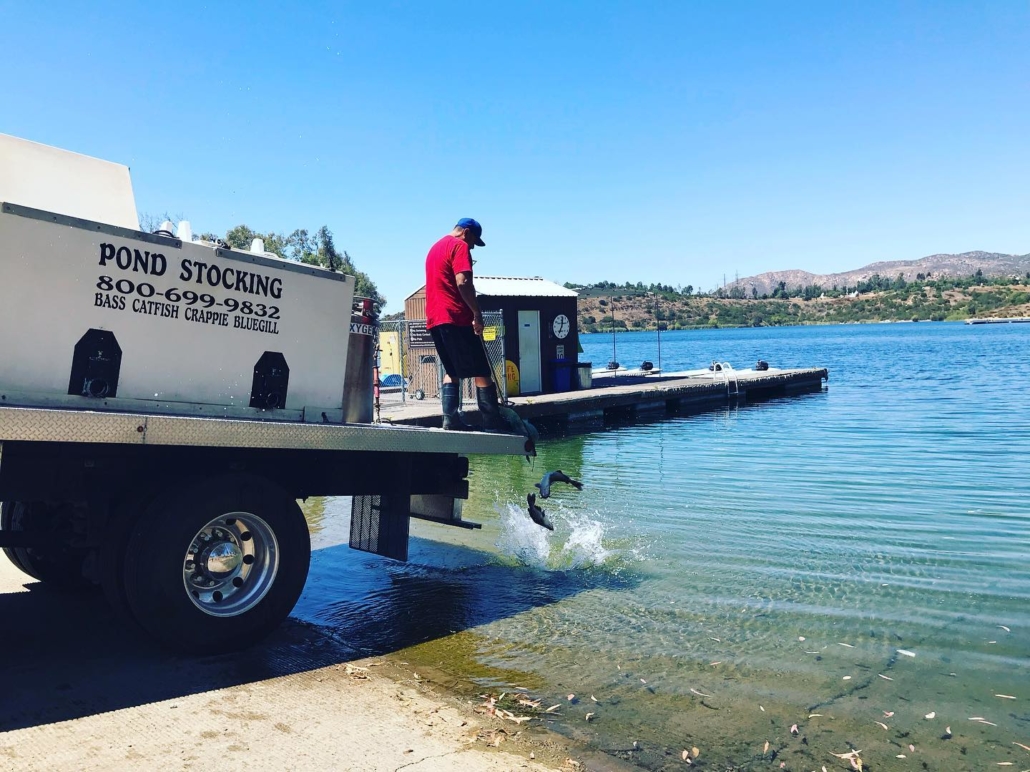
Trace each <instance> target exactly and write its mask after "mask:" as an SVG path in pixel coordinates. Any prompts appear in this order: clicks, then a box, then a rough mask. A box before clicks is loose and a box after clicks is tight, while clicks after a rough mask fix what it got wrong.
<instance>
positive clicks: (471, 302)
mask: <svg viewBox="0 0 1030 772" xmlns="http://www.w3.org/2000/svg"><path fill="white" fill-rule="evenodd" d="M454 279H455V281H456V282H457V284H458V293H459V294H460V295H461V299H462V300H464V301H465V305H467V306H468V307H469V308H470V309H472V330H473V331H474V332H475V333H476V335H482V334H483V312H482V311H481V310H480V309H479V301H478V300H476V288H475V286H474V285H473V284H472V272H471V271H462V272H461V273H459V274H457V275H455V277H454Z"/></svg>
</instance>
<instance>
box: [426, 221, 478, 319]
mask: <svg viewBox="0 0 1030 772" xmlns="http://www.w3.org/2000/svg"><path fill="white" fill-rule="evenodd" d="M466 271H467V272H468V273H472V256H471V255H470V254H469V247H468V244H466V243H465V242H464V241H462V240H461V239H459V238H457V237H456V236H451V235H450V234H448V235H447V236H444V237H443V238H442V239H440V240H439V241H438V242H436V243H435V244H433V246H432V247H431V248H430V250H429V254H428V255H426V329H430V328H432V327H436V326H437V325H439V324H457V325H460V326H462V327H471V326H472V318H473V314H472V309H471V308H469V307H468V306H467V305H466V304H465V301H464V300H462V298H461V293H460V292H458V281H457V276H458V274H459V273H464V272H466Z"/></svg>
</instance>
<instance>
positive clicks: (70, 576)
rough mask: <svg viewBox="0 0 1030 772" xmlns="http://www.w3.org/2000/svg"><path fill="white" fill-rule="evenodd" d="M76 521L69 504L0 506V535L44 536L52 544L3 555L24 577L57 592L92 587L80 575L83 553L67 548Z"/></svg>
mask: <svg viewBox="0 0 1030 772" xmlns="http://www.w3.org/2000/svg"><path fill="white" fill-rule="evenodd" d="M76 517H77V513H76V511H75V505H74V504H71V503H62V504H50V503H47V502H42V501H32V502H26V501H5V502H3V504H0V531H13V532H17V533H24V532H33V533H43V534H46V535H47V537H48V538H49V539H50V540H51V543H50V544H49V545H48V546H46V547H4V548H3V549H4V554H5V555H7V558H8V560H10V561H11V562H12V563H13V564H14V565H15V566H16V567H17V568H18V569H19V570H21V571H22V572H23V573H26V574H28V575H29V576H31V577H32V578H33V579H38V580H39V581H41V582H43V583H45V584H47V585H50V586H52V587H54V588H56V589H59V590H83V589H86V588H89V587H92V586H93V585H92V583H91V582H90V581H89V580H88V579H87V578H86V576H85V575H84V574H83V571H82V564H83V561H84V560H85V559H86V550H85V549H78V548H75V547H72V546H70V545H69V544H68V542H69V540H70V539H71V538H72V537H73V536H74V534H75V519H76ZM83 522H84V521H83Z"/></svg>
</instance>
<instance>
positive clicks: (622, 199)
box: [0, 0, 1030, 311]
mask: <svg viewBox="0 0 1030 772" xmlns="http://www.w3.org/2000/svg"><path fill="white" fill-rule="evenodd" d="M233 6H236V7H235V8H234V7H233ZM0 65H2V72H3V74H4V78H3V87H2V90H0V132H4V133H9V134H14V135H17V136H21V137H26V138H28V139H32V140H35V141H39V142H43V143H46V144H52V145H57V146H60V147H65V148H68V149H71V150H75V151H78V152H81V153H85V154H88V155H94V156H99V157H101V158H106V159H109V160H112V161H118V162H121V163H125V164H128V165H129V166H130V167H131V168H132V174H133V183H134V187H135V192H136V199H137V206H138V209H139V210H140V211H141V212H147V213H153V214H159V213H162V212H164V211H166V210H167V211H170V212H172V213H180V212H181V213H184V214H185V215H186V216H188V217H189V219H190V220H191V221H192V223H193V226H194V229H195V230H196V231H201V230H213V231H216V232H224V231H225V230H226V229H228V228H230V227H232V226H234V225H237V224H239V223H246V224H248V225H250V226H251V227H253V228H255V229H259V230H276V231H286V232H289V231H291V230H293V229H294V228H297V227H306V228H308V229H310V230H312V231H313V230H315V229H316V228H318V227H319V226H320V225H322V224H327V225H328V226H329V227H330V228H331V229H332V230H333V232H334V233H335V235H336V243H337V245H338V246H340V247H343V248H345V249H347V250H348V251H349V252H350V254H351V256H352V257H353V258H354V260H355V262H356V264H357V265H358V267H359V268H361V269H362V270H365V271H367V272H368V273H369V274H370V275H371V277H372V278H373V280H375V281H376V282H377V284H378V285H379V287H380V290H381V291H382V292H384V294H386V295H387V297H388V299H389V301H390V303H389V308H388V310H390V311H394V310H399V309H400V308H401V303H402V301H403V298H404V296H406V295H407V294H409V293H410V292H412V291H414V290H415V289H417V288H418V286H420V285H421V283H422V280H423V276H422V271H423V260H424V258H425V253H426V251H427V249H428V247H429V246H430V244H432V242H433V241H435V240H436V239H437V238H438V237H439V236H441V235H443V234H444V233H445V232H447V231H448V230H449V229H450V227H451V226H452V225H453V224H454V222H455V221H457V219H458V218H459V217H475V218H477V219H479V220H480V222H482V223H483V226H484V239H485V240H486V242H487V244H488V245H489V246H488V247H487V248H485V249H483V250H481V251H478V250H477V254H476V257H477V258H478V259H479V262H478V264H477V266H476V268H477V271H479V272H480V273H482V274H484V275H508V276H533V275H539V276H544V277H546V278H549V279H552V280H554V281H557V282H565V281H572V282H592V281H599V280H602V279H606V280H611V281H627V280H628V281H634V282H635V281H643V282H645V283H650V282H661V283H664V284H672V285H680V284H682V285H687V284H691V285H693V286H694V287H697V288H704V289H711V288H714V287H715V286H717V285H718V284H721V282H722V279H723V275H724V274H725V275H726V276H727V278H728V279H730V280H732V278H733V276H734V275H735V274H739V275H740V276H741V277H743V276H747V275H751V274H754V273H760V272H762V271H767V270H780V269H788V268H799V269H804V270H809V271H813V272H817V273H818V272H829V271H836V270H848V269H851V268H857V267H859V266H861V265H864V264H866V263H869V262H872V261H875V260H896V259H910V258H917V257H921V256H923V255H928V254H932V253H935V252H962V251H967V250H972V249H984V250H989V251H999V252H1013V253H1020V254H1023V253H1026V252H1030V217H1028V210H1030V185H1028V180H1030V141H1028V137H1030V5H1028V4H1027V3H1025V2H1015V0H1013V1H1012V2H995V3H965V4H960V3H946V2H932V3H931V2H927V3H918V2H904V3H877V2H863V3H857V2H855V3H827V2H811V3H803V2H780V3H772V2H764V3H757V2H756V3H728V2H727V3H723V2H719V3H716V2H711V3H701V2H671V1H670V2H664V3H657V2H656V3H648V2H633V3H630V2H625V3H615V2H525V3H509V4H500V3H492V4H487V3H484V4H472V3H443V2H434V3H393V2H376V3H370V2H363V3H346V2H340V3H324V4H323V3H292V4H274V3H261V2H254V3H250V4H230V3H208V4H194V3H190V2H184V3H179V4H177V5H173V6H154V5H152V4H143V3H138V4H131V5H130V4H125V5H121V6H119V5H115V4H108V3H102V2H97V3H92V4H72V3H64V2H48V3H32V2H19V3H14V2H10V1H9V0H0Z"/></svg>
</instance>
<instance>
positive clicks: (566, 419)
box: [380, 368, 829, 429]
mask: <svg viewBox="0 0 1030 772" xmlns="http://www.w3.org/2000/svg"><path fill="white" fill-rule="evenodd" d="M828 379H829V372H828V371H827V370H826V369H825V368H804V369H791V370H780V369H773V368H770V369H769V370H765V371H756V370H722V371H719V372H712V371H710V370H693V371H689V372H683V373H664V374H658V375H622V374H618V375H608V374H600V375H598V374H595V376H594V379H593V384H592V387H591V388H589V389H580V390H577V391H566V392H561V393H558V394H537V395H535V396H530V397H513V398H512V399H511V400H510V402H511V403H512V404H511V407H512V408H513V409H514V410H515V412H517V413H518V414H519V415H520V416H522V417H523V418H528V419H529V420H531V421H533V423H534V424H537V425H538V426H541V427H542V428H547V429H550V428H556V429H561V428H563V427H566V426H567V427H570V428H576V427H582V428H590V427H593V426H603V425H604V424H605V423H606V422H608V421H625V420H632V419H633V418H637V417H639V418H644V417H647V418H652V419H653V418H655V417H658V416H659V415H661V414H664V413H680V414H683V413H688V414H689V413H701V412H705V411H707V410H713V409H717V408H720V407H723V406H725V405H727V404H739V403H741V402H756V401H761V400H766V399H771V398H775V397H787V396H791V395H796V394H804V393H808V392H813V391H821V390H822V388H823V383H824V382H825V381H827V380H828ZM463 407H464V411H465V413H466V415H468V416H471V417H470V419H469V422H470V423H476V422H477V421H478V416H477V415H476V414H477V413H478V411H477V410H476V409H475V405H474V404H473V405H470V404H467V403H466V404H465V405H464V406H463ZM380 416H381V418H382V420H383V421H384V422H389V423H395V424H413V425H418V426H439V425H440V402H439V400H436V399H426V400H422V401H417V400H414V399H408V400H407V401H406V402H403V403H401V402H384V403H383V404H382V405H381V407H380Z"/></svg>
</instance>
